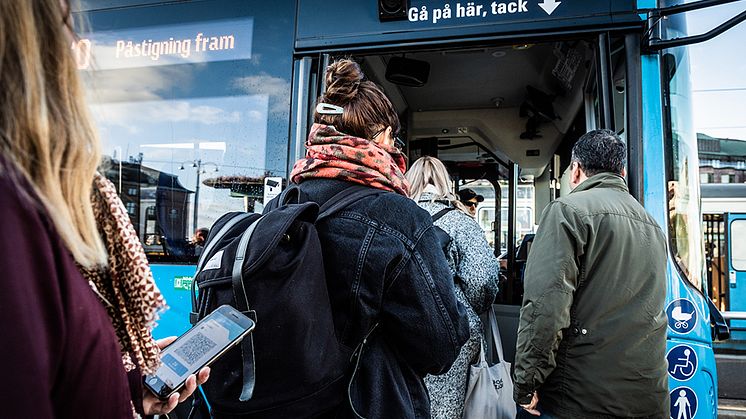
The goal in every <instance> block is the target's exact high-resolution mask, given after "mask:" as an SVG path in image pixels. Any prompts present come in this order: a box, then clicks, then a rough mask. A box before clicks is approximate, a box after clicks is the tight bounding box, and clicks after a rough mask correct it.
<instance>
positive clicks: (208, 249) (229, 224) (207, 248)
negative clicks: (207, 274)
mask: <svg viewBox="0 0 746 419" xmlns="http://www.w3.org/2000/svg"><path fill="white" fill-rule="evenodd" d="M250 216H251V214H249V213H246V214H239V215H237V216H235V217H233V218H231V219H230V220H228V222H227V223H225V224H223V227H221V228H220V230H218V232H217V234H215V236H213V237H211V239H212V240H210V241H209V242H208V243H207V245H206V246H205V248H204V250H202V255H201V256H200V258H199V262H197V271H196V272H195V273H194V277H193V278H192V289H191V299H192V312H191V313H189V322H190V323H191V324H192V325H194V324H195V323H197V321H198V320H199V312H198V311H197V292H196V286H197V274H199V273H200V271H202V268H203V267H204V266H205V263H206V262H207V256H208V255H210V253H212V251H213V249H214V248H215V246H216V245H217V244H218V243H219V242H220V240H221V239H222V238H223V236H225V235H226V234H228V232H229V231H230V229H231V228H233V226H235V225H236V224H238V223H240V222H241V221H243V220H245V219H246V218H248V217H250Z"/></svg>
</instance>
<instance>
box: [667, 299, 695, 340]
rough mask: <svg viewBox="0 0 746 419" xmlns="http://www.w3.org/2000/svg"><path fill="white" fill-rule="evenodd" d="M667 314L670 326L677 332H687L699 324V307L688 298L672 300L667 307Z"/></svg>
mask: <svg viewBox="0 0 746 419" xmlns="http://www.w3.org/2000/svg"><path fill="white" fill-rule="evenodd" d="M666 316H667V317H668V327H669V328H671V330H673V331H674V332H676V333H681V334H687V333H689V332H691V331H692V330H693V329H694V326H695V325H696V324H697V308H696V307H695V306H694V303H692V302H691V301H689V300H687V299H686V298H681V299H678V300H674V301H671V303H670V304H668V307H667V308H666Z"/></svg>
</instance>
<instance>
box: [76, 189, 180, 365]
mask: <svg viewBox="0 0 746 419" xmlns="http://www.w3.org/2000/svg"><path fill="white" fill-rule="evenodd" d="M91 202H92V204H93V212H94V215H95V217H96V221H97V224H98V229H99V232H100V233H101V236H102V238H103V239H104V243H105V244H106V250H107V252H108V254H109V263H108V266H106V267H104V268H101V269H84V268H81V271H82V272H83V275H84V276H85V278H86V279H87V280H88V281H89V283H90V284H91V288H93V290H94V291H95V292H96V294H98V296H99V298H100V299H101V300H102V303H103V304H104V305H105V306H106V310H107V312H108V313H109V317H110V318H111V322H112V324H113V325H114V330H115V331H116V334H117V337H118V338H119V343H120V345H121V349H122V361H123V363H124V367H125V370H127V371H132V370H133V369H134V368H136V367H139V368H140V370H141V372H142V373H143V374H152V373H154V372H155V371H156V369H157V368H158V366H159V364H160V358H159V354H160V350H159V349H158V345H157V344H156V342H155V340H154V339H153V335H152V333H151V332H152V329H153V327H154V325H155V321H156V320H157V319H158V314H159V313H160V312H161V311H163V310H165V309H166V302H165V300H164V299H163V296H162V295H161V293H160V291H159V290H158V287H157V286H156V285H155V281H154V280H153V274H152V272H151V271H150V265H149V264H148V260H147V259H146V257H145V251H144V250H143V247H142V244H141V243H140V240H139V238H138V236H137V232H136V231H135V228H134V227H133V226H132V223H131V222H130V218H129V215H128V214H127V210H126V209H125V208H124V204H123V203H122V201H121V199H120V198H119V195H118V194H117V191H116V188H115V187H114V184H113V183H111V182H110V181H109V180H108V179H106V178H105V177H103V176H102V175H100V174H96V178H95V180H94V188H93V195H92V197H91ZM133 358H134V359H133Z"/></svg>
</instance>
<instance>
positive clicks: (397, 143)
mask: <svg viewBox="0 0 746 419" xmlns="http://www.w3.org/2000/svg"><path fill="white" fill-rule="evenodd" d="M384 131H386V128H384V129H382V130H379V131H376V133H375V134H373V135H372V136H371V137H370V138H376V137H378V136H379V135H380V134H381V133H382V132H384ZM405 146H406V144H404V141H402V139H401V138H399V134H394V147H396V149H397V150H399V151H402V150H404V147H405Z"/></svg>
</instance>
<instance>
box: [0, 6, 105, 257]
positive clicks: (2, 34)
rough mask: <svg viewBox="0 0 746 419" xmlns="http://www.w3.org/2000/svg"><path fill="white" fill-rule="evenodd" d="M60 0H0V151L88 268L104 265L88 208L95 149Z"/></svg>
mask: <svg viewBox="0 0 746 419" xmlns="http://www.w3.org/2000/svg"><path fill="white" fill-rule="evenodd" d="M65 6H67V4H66V3H65V4H61V2H60V0H33V1H0V152H2V154H3V155H4V156H6V159H7V160H9V161H10V162H11V164H13V165H14V166H15V167H16V168H17V169H18V171H20V173H21V174H22V175H23V176H24V177H25V178H27V179H28V181H29V182H30V183H31V185H32V188H33V192H34V193H35V195H36V197H37V198H38V199H39V200H40V202H41V203H42V204H43V205H44V207H45V208H46V210H47V213H48V216H49V218H50V219H51V220H52V222H53V224H54V226H55V228H56V230H57V233H58V234H59V235H60V237H61V238H62V240H63V242H64V243H65V245H66V247H67V248H68V249H69V250H70V252H71V253H72V255H73V257H74V258H75V260H76V261H77V262H78V263H79V264H80V265H82V266H84V267H93V266H95V265H101V264H105V263H106V250H105V247H104V244H103V242H102V239H101V237H100V236H99V232H98V229H97V227H96V221H95V219H94V216H93V209H92V206H91V190H92V182H93V176H94V174H95V172H96V168H97V166H98V164H99V162H100V159H101V152H100V145H99V140H98V137H97V135H96V131H95V129H94V126H93V123H92V121H91V118H90V116H89V114H88V109H87V106H86V104H85V100H84V94H83V89H82V86H81V82H80V80H79V76H78V70H77V66H76V63H75V60H74V58H73V54H72V51H71V41H72V38H71V37H70V36H69V35H68V33H66V31H67V30H68V29H69V26H68V22H69V7H67V9H68V10H65ZM70 33H72V32H70ZM32 195H33V194H32Z"/></svg>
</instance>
